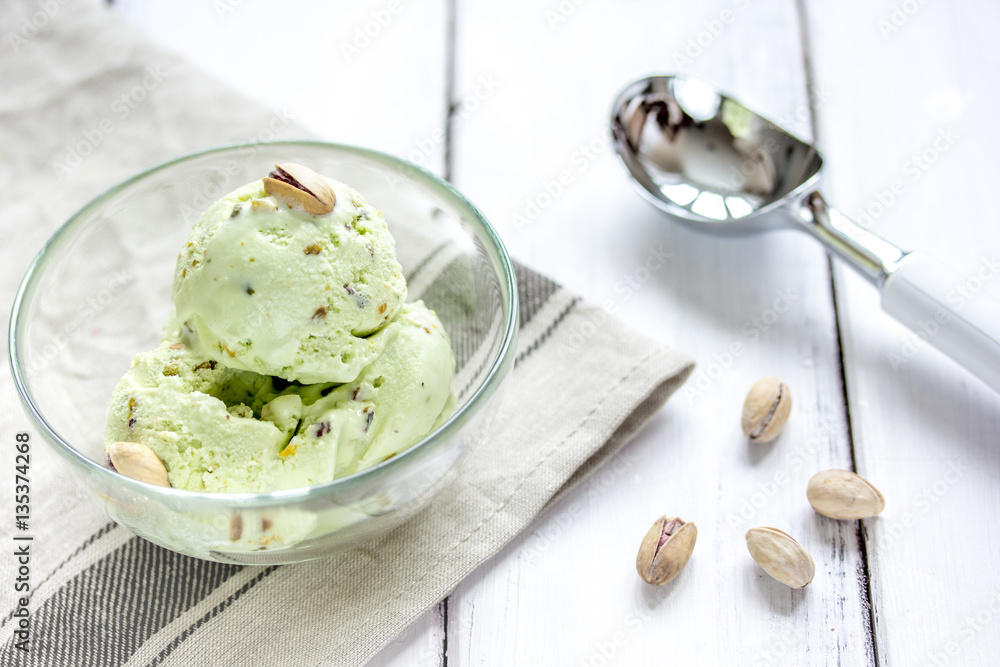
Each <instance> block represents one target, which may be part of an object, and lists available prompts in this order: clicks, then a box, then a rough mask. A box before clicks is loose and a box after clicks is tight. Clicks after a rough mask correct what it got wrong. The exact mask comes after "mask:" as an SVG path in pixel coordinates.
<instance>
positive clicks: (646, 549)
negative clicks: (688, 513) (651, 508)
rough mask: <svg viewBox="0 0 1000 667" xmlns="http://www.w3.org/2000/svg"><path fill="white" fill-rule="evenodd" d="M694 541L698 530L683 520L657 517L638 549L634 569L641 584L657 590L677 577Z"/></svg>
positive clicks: (685, 562)
mask: <svg viewBox="0 0 1000 667" xmlns="http://www.w3.org/2000/svg"><path fill="white" fill-rule="evenodd" d="M697 540H698V528H697V526H695V525H694V524H693V523H687V522H685V521H684V520H683V519H679V518H677V517H670V518H669V519H668V518H667V517H666V515H664V516H661V517H660V518H659V519H657V520H656V522H655V523H654V524H653V525H652V527H650V529H649V531H648V532H647V533H646V536H645V537H644V538H642V544H641V545H639V554H638V555H637V556H636V557H635V569H636V571H637V572H638V573H639V576H640V577H642V580H643V581H645V582H646V583H649V584H654V585H657V586H661V585H663V584H665V583H667V582H668V581H671V580H672V579H673V578H674V577H676V576H677V575H678V574H680V571H681V570H683V569H684V566H685V565H687V562H688V559H689V558H691V552H692V551H694V543H695V542H696V541H697Z"/></svg>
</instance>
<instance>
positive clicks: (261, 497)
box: [8, 140, 518, 509]
mask: <svg viewBox="0 0 1000 667" xmlns="http://www.w3.org/2000/svg"><path fill="white" fill-rule="evenodd" d="M260 146H267V147H281V146H287V147H289V148H290V149H294V148H295V147H298V146H310V147H316V148H328V149H333V150H335V151H341V152H346V153H353V154H355V155H358V156H361V157H363V158H367V159H370V160H373V161H375V162H378V163H380V164H382V165H383V166H388V167H390V168H394V169H397V170H402V169H405V170H406V172H407V178H412V179H414V180H416V181H419V182H420V183H422V184H423V185H425V186H427V187H428V188H429V189H431V190H432V191H434V192H436V194H438V195H439V196H441V197H442V198H443V199H445V200H446V201H450V203H452V204H453V205H454V206H455V208H456V209H457V210H464V211H465V212H467V213H469V218H468V220H467V221H468V222H470V223H471V224H473V225H474V226H478V227H480V228H481V231H482V232H484V234H485V236H486V238H488V239H489V240H490V243H491V246H490V247H489V248H488V249H489V250H491V251H492V252H493V253H494V254H495V258H494V259H495V260H496V261H497V262H498V264H499V265H500V267H501V269H502V271H503V275H502V276H501V280H502V281H503V283H504V289H505V294H503V295H501V296H502V299H503V307H504V310H505V312H506V313H507V318H506V322H504V330H503V337H502V340H501V343H500V350H499V353H498V354H497V355H496V357H495V358H494V359H493V362H492V365H491V366H490V369H489V371H488V373H487V375H486V378H485V380H484V381H483V382H482V384H481V385H480V386H479V387H478V388H477V389H476V391H475V392H474V393H473V395H472V396H471V397H470V398H469V400H468V401H467V402H466V403H465V405H463V406H462V407H460V408H459V409H458V410H457V411H456V412H455V414H453V415H452V416H451V417H450V418H449V419H448V421H446V422H445V423H444V424H443V425H442V426H440V427H439V428H438V429H437V430H436V431H434V432H433V433H432V434H430V435H429V436H427V437H426V438H424V439H423V440H421V441H420V442H418V443H417V444H415V445H413V446H412V447H410V448H409V449H407V450H406V451H404V452H402V453H400V454H399V455H398V456H395V457H393V458H391V459H389V460H388V461H385V462H383V463H380V464H378V465H376V466H373V467H371V468H368V469H367V470H363V471H361V472H358V473H355V474H353V475H349V476H347V477H343V478H340V479H336V480H333V481H330V482H325V483H323V484H316V485H313V486H306V487H301V488H296V489H286V490H283V491H272V492H269V493H239V494H237V493H229V494H218V493H201V492H195V491H185V490H182V489H172V488H165V487H160V486H155V485H151V484H146V483H145V482H140V481H137V480H134V479H132V478H130V477H125V476H124V475H120V474H118V473H116V472H113V471H111V470H109V469H108V468H105V467H104V466H103V465H101V464H100V463H98V462H96V461H93V460H91V459H89V458H88V457H86V456H84V455H83V454H81V453H80V452H79V451H77V450H76V448H74V447H73V446H72V445H70V444H69V443H68V442H66V440H64V439H63V438H62V437H60V436H59V434H57V433H56V432H55V430H54V429H53V428H52V426H51V425H49V423H48V421H47V420H46V419H45V417H44V416H43V415H42V414H41V412H40V410H39V409H38V407H37V406H36V405H35V402H34V401H33V400H32V396H31V393H30V392H29V391H28V387H27V385H26V383H25V378H24V376H23V375H22V373H21V368H20V363H19V362H18V360H19V355H20V349H21V347H20V344H19V343H20V338H21V336H22V334H21V333H20V332H21V331H22V330H23V329H24V327H25V326H26V324H27V323H26V322H25V321H23V320H22V317H23V316H25V313H26V308H25V305H26V304H27V303H28V301H29V298H30V297H31V296H33V293H34V291H35V288H36V286H37V283H38V281H39V280H40V277H41V276H42V275H43V272H44V269H45V267H46V266H47V265H48V264H49V262H50V261H51V259H52V256H53V254H54V252H55V251H56V250H58V249H59V248H60V246H61V244H62V242H63V240H64V239H65V238H67V237H68V236H69V235H70V233H72V232H74V231H75V230H76V229H77V227H79V226H80V225H81V224H82V222H81V221H85V220H86V219H87V214H88V213H89V212H90V211H91V210H92V209H93V208H95V207H97V206H100V205H101V204H103V203H104V202H106V201H107V200H108V199H110V198H112V197H114V196H115V195H116V194H118V193H119V192H120V191H122V190H124V189H125V188H127V187H129V186H130V185H132V184H133V183H136V182H138V181H141V180H143V179H145V178H148V177H150V176H152V175H154V174H157V173H159V172H161V171H164V170H166V169H170V168H171V167H173V166H175V165H178V164H181V163H184V162H187V161H189V160H193V159H197V158H201V157H205V156H207V155H212V154H215V153H226V152H228V151H235V150H240V149H245V148H248V147H260ZM517 323H518V296H517V281H516V278H515V275H514V266H513V264H512V262H511V259H510V256H509V255H508V253H507V248H506V247H505V246H504V244H503V241H502V240H501V239H500V237H499V235H498V234H497V233H496V230H495V229H494V228H493V226H492V225H491V224H490V222H489V221H488V220H487V219H486V216H484V215H483V214H482V213H481V212H480V211H479V209H478V208H476V206H475V205H473V204H472V203H471V202H470V201H469V200H467V199H466V198H465V197H464V196H463V195H462V194H461V193H460V192H458V190H456V189H455V188H454V187H453V186H452V185H451V184H450V183H448V182H447V181H444V180H442V179H440V178H438V177H437V176H435V175H434V174H432V173H431V172H429V171H427V170H426V169H424V168H422V167H420V166H418V165H415V164H412V163H410V162H407V161H405V160H402V159H400V158H397V157H395V156H392V155H388V154H386V153H382V152H380V151H376V150H372V149H369V148H361V147H358V146H350V145H347V144H338V143H334V142H326V141H313V140H286V141H261V142H249V143H234V144H225V145H222V146H216V147H213V148H208V149H205V150H201V151H195V152H192V153H187V154H185V155H182V156H180V157H177V158H173V159H171V160H167V161H165V162H161V163H159V164H157V165H154V166H152V167H150V168H149V169H146V170H145V171H142V172H140V173H139V174H136V175H135V176H132V177H131V178H129V179H127V180H125V181H122V182H121V183H119V184H118V185H115V186H113V187H111V188H109V189H108V190H106V191H105V192H103V193H102V194H100V195H98V196H97V197H95V198H94V199H92V200H91V201H90V202H88V203H87V204H86V205H84V206H83V207H82V208H81V209H80V210H79V211H77V212H76V213H74V214H73V215H72V216H71V217H70V218H69V219H68V220H67V221H66V222H65V223H64V224H63V225H62V226H61V227H60V228H59V229H58V230H57V231H56V232H55V234H53V235H52V237H51V238H50V239H49V240H48V241H47V242H46V243H45V245H44V246H42V249H41V250H40V251H39V252H38V254H37V255H36V256H35V258H34V259H33V260H32V262H31V264H30V266H29V267H28V270H27V272H26V273H25V275H24V278H23V279H22V280H21V284H20V287H19V288H18V290H17V295H16V296H15V298H14V305H13V308H12V309H11V315H10V326H9V329H8V357H9V364H10V370H11V374H12V376H13V378H14V384H15V386H16V387H17V392H18V395H19V396H20V399H21V403H22V404H23V405H24V407H25V409H26V410H27V411H28V413H29V415H30V416H31V417H32V419H33V420H34V421H35V423H36V424H37V425H38V426H39V428H41V429H42V431H43V432H44V434H45V437H46V439H47V440H48V441H49V443H52V444H54V445H55V449H56V451H57V452H58V453H59V454H60V455H62V456H63V458H65V459H67V460H68V461H69V462H70V464H72V465H75V466H77V467H78V468H80V469H81V470H82V471H84V472H88V473H90V474H92V475H97V476H98V477H99V478H103V482H104V483H107V484H110V485H118V484H120V485H123V486H124V487H126V488H130V490H132V491H135V492H138V493H141V494H143V495H145V496H148V497H152V498H159V499H160V500H161V501H163V502H164V503H166V504H169V505H175V506H177V505H183V506H188V507H191V506H192V505H191V503H195V504H197V505H198V506H199V507H200V508H202V509H210V508H211V507H212V506H215V505H221V506H225V507H230V506H232V505H239V506H240V507H243V508H251V509H252V508H264V507H275V506H280V505H287V504H289V503H299V502H303V501H309V500H315V499H321V498H324V497H327V496H331V495H335V494H338V493H341V492H349V491H352V490H355V489H359V488H362V487H363V486H364V485H367V484H369V483H371V482H373V481H375V480H377V479H379V478H381V477H383V476H385V475H388V474H390V473H393V472H395V471H397V470H399V469H400V468H402V467H405V466H406V465H407V464H408V463H410V462H411V461H414V460H415V459H416V458H418V457H421V456H423V455H424V454H426V453H429V452H430V451H433V450H434V449H436V448H437V447H438V446H440V445H441V444H443V443H446V442H448V441H449V440H450V439H451V437H452V436H454V435H456V434H457V433H458V431H459V430H460V429H461V428H462V427H463V426H464V425H465V424H466V423H467V422H468V421H469V420H470V419H471V418H472V417H473V416H474V415H475V414H476V412H477V408H479V406H481V405H484V404H485V403H486V402H487V401H488V400H489V399H490V397H492V396H493V394H495V393H496V391H497V389H498V388H499V386H500V384H501V382H503V380H504V379H505V377H506V376H507V372H508V371H509V370H510V368H511V366H512V365H513V361H514V351H515V348H516V341H517Z"/></svg>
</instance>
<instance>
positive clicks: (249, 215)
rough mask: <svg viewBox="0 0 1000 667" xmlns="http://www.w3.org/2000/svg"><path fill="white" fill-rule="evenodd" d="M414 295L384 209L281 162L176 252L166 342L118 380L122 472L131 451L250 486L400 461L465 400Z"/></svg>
mask: <svg viewBox="0 0 1000 667" xmlns="http://www.w3.org/2000/svg"><path fill="white" fill-rule="evenodd" d="M405 299H406V281H405V279H404V277H403V272H402V269H401V267H400V265H399V263H398V262H397V261H396V254H395V244H394V241H393V238H392V236H391V235H390V234H389V230H388V227H387V225H386V221H385V219H384V218H383V216H382V214H381V212H379V211H378V210H376V209H375V208H373V207H372V206H371V205H370V204H368V203H367V202H366V201H365V200H364V199H363V198H362V197H361V195H360V194H358V193H357V192H356V191H355V190H353V189H351V188H350V187H348V186H347V185H344V184H343V183H339V182H336V181H334V180H331V179H328V178H326V177H324V176H320V175H319V174H316V173H315V172H313V171H311V170H309V169H307V168H305V167H302V166H300V165H294V164H283V165H280V166H279V167H278V168H277V169H276V170H275V171H274V172H272V173H271V175H270V176H269V177H268V178H265V179H262V180H261V181H255V182H253V183H250V184H248V185H246V186H244V187H242V188H240V189H238V190H236V191H234V192H232V193H230V194H228V195H226V196H225V197H223V198H222V199H220V200H219V201H217V202H215V203H214V204H213V205H212V206H211V207H210V208H209V209H208V210H207V211H206V212H205V213H204V214H203V215H202V216H201V218H200V219H199V220H198V222H197V223H196V224H195V226H194V228H193V230H192V231H191V234H190V237H189V238H188V242H187V244H186V246H185V247H184V248H183V249H182V250H181V253H180V255H179V257H178V260H177V266H176V272H175V276H174V287H173V301H174V307H175V315H174V317H173V319H172V320H171V321H170V322H168V324H167V327H166V334H165V338H164V340H163V341H162V342H161V343H160V345H159V346H158V347H157V348H156V349H154V350H152V351H150V352H144V353H141V354H139V355H138V356H136V358H135V360H134V361H133V363H132V368H131V370H130V371H129V372H128V373H126V374H125V376H124V377H123V378H122V379H121V380H120V381H119V383H118V386H117V387H116V388H115V391H114V394H113V396H112V398H111V402H110V405H109V408H108V415H107V425H106V429H105V449H106V450H107V452H108V454H109V458H110V462H111V464H112V466H114V464H115V457H116V456H124V454H122V453H121V452H128V455H129V456H130V457H132V458H133V459H134V458H136V457H140V458H141V457H146V458H147V459H148V460H146V461H140V464H141V465H139V466H134V465H132V466H130V468H129V469H139V470H148V469H151V468H156V467H157V466H162V467H163V468H164V469H165V470H166V473H167V478H168V480H169V484H170V486H172V487H174V488H178V489H186V490H189V491H202V492H219V493H246V492H267V491H275V490H281V489H289V488H296V487H301V486H308V485H313V484H319V483H322V482H327V481H330V480H333V479H336V478H339V477H343V476H345V475H350V474H352V473H355V472H359V471H361V470H364V469H366V468H369V467H371V466H373V465H376V464H378V463H381V462H382V461H385V460H388V459H390V458H392V457H393V456H395V455H396V454H398V453H399V452H401V451H403V450H405V449H407V448H409V447H410V446H412V445H413V444H415V443H416V442H418V441H419V440H421V439H422V438H423V437H424V436H426V435H427V434H428V433H430V432H431V431H433V430H434V429H435V428H436V427H437V426H438V425H440V424H441V423H442V422H443V421H444V420H445V419H446V418H447V417H448V416H449V414H450V412H451V410H452V408H453V405H454V401H455V398H454V390H453V386H452V377H453V375H454V366H455V365H454V359H453V355H452V350H451V344H450V342H449V339H448V335H447V332H446V331H445V330H444V327H443V326H442V324H441V322H440V320H439V319H438V318H437V316H436V315H435V313H434V312H433V311H432V310H430V309H429V308H427V307H426V306H425V305H424V304H423V303H422V302H421V301H416V302H413V303H404V302H405ZM120 443H136V444H137V445H139V447H126V448H123V447H121V446H120ZM130 463H131V462H130ZM120 472H124V470H120Z"/></svg>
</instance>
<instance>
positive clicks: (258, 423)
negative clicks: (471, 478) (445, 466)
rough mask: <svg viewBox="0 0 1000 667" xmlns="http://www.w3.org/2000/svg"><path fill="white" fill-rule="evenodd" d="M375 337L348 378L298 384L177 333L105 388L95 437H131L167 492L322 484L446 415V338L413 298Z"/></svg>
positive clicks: (449, 366)
mask: <svg viewBox="0 0 1000 667" xmlns="http://www.w3.org/2000/svg"><path fill="white" fill-rule="evenodd" d="M374 337H377V338H379V341H378V345H379V347H380V349H382V354H380V355H379V356H378V358H376V359H375V360H374V361H373V362H372V363H370V364H369V365H367V366H366V367H364V368H363V369H362V370H361V372H360V373H359V374H358V377H357V378H355V379H354V380H353V381H352V382H349V383H344V384H339V383H330V382H326V383H318V384H312V385H302V384H299V383H296V382H293V383H289V382H286V381H284V380H281V379H279V378H274V377H269V376H265V375H260V374H257V373H253V372H249V371H240V370H234V369H232V368H227V367H225V366H223V365H222V364H219V363H217V362H215V361H214V360H206V359H205V358H204V357H202V356H201V355H200V354H199V353H198V352H196V351H194V350H192V349H191V348H190V347H189V346H187V345H186V344H185V343H183V342H181V341H180V340H178V339H176V338H167V339H166V340H164V341H163V342H162V343H161V344H160V345H159V347H157V348H156V349H155V350H153V351H151V352H145V353H142V354H139V355H138V356H137V357H136V358H135V361H134V362H133V365H132V369H131V370H130V371H129V372H128V373H126V374H125V376H124V377H123V378H122V379H121V380H120V381H119V383H118V386H117V387H116V388H115V391H114V394H113V396H112V398H111V402H110V405H109V409H108V419H107V426H106V431H105V441H106V443H107V444H108V446H110V443H113V442H119V441H126V442H139V443H142V444H145V445H148V446H149V447H151V448H152V449H153V450H154V451H155V452H156V454H157V456H158V457H159V458H160V459H161V460H162V462H163V464H164V466H165V467H166V469H167V473H168V475H169V478H170V484H171V486H172V487H174V488H179V489H186V490H188V491H209V492H221V493H244V492H266V491H276V490H280V489H288V488H295V487H300V486H309V485H312V484H319V483H322V482H328V481H330V480H332V479H336V478H338V477H343V476H345V475H349V474H351V473H354V472H358V471H360V470H364V469H366V468H370V467H371V466H373V465H376V464H378V463H381V462H382V461H385V460H387V459H389V458H392V457H393V456H395V455H396V454H398V453H400V452H402V451H403V450H405V449H407V448H409V447H410V446H411V445H413V444H415V443H416V442H418V441H419V440H420V439H421V438H423V437H424V436H426V435H427V434H428V433H430V432H431V431H432V430H434V429H435V428H436V427H437V426H438V425H439V424H440V422H442V421H443V420H444V419H445V418H447V417H448V415H449V414H450V413H451V410H452V406H453V402H454V391H453V387H452V374H453V370H454V361H453V358H452V353H451V345H450V342H449V340H448V336H447V334H446V332H445V331H444V328H443V327H442V326H441V322H440V321H439V320H438V318H437V316H436V315H435V314H434V312H433V311H431V310H430V309H428V308H427V307H426V306H424V304H423V303H422V302H420V301H418V302H416V303H412V304H406V305H404V306H402V309H401V312H400V314H399V315H398V316H397V317H396V318H395V319H393V321H392V322H391V323H390V324H389V325H388V326H386V327H384V328H382V329H380V330H379V331H378V332H377V333H376V334H374Z"/></svg>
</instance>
